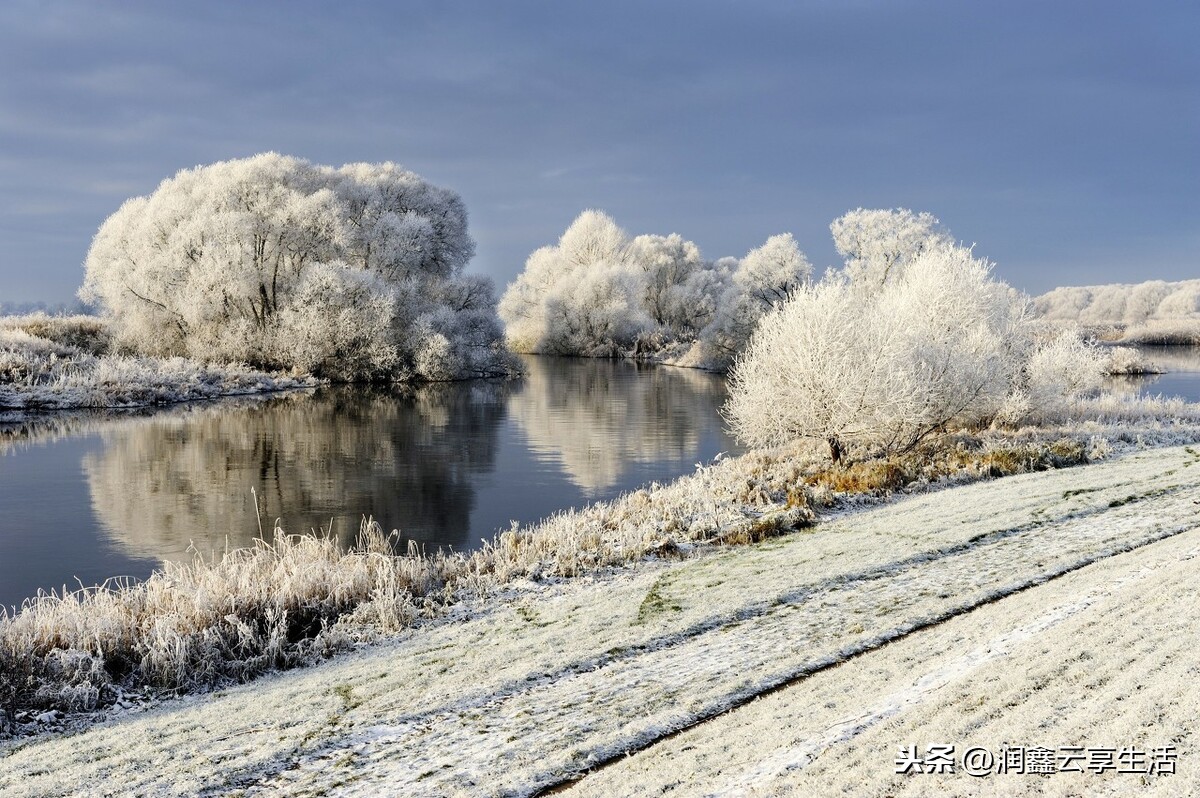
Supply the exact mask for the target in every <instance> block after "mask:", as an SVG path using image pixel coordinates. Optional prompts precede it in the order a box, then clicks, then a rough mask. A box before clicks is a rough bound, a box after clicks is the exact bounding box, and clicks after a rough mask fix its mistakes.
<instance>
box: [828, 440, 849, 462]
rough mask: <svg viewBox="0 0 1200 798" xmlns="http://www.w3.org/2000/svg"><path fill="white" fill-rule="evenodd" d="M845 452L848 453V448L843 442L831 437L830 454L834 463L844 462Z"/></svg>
mask: <svg viewBox="0 0 1200 798" xmlns="http://www.w3.org/2000/svg"><path fill="white" fill-rule="evenodd" d="M845 453H846V450H845V449H844V448H842V442H841V441H839V440H838V439H837V438H835V437H830V438H829V456H830V458H832V459H833V464H834V465H837V464H838V463H840V462H842V455H844V454H845Z"/></svg>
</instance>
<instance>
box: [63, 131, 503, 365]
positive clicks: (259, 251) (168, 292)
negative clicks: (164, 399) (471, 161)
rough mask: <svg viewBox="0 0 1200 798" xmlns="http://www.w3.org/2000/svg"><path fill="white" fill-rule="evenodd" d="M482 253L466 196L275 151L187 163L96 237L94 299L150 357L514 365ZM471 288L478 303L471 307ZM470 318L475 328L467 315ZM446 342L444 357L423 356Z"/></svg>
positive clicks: (90, 275) (383, 167) (387, 169)
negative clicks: (473, 272) (481, 267)
mask: <svg viewBox="0 0 1200 798" xmlns="http://www.w3.org/2000/svg"><path fill="white" fill-rule="evenodd" d="M473 253H474V242H473V241H472V240H471V237H470V235H469V234H468V233H467V213H466V209H465V207H464V206H463V203H462V200H461V199H460V198H459V197H458V195H457V194H455V193H454V192H452V191H449V190H447V189H444V188H440V187H437V186H434V185H431V184H429V183H427V182H426V181H424V180H423V179H421V178H420V177H419V176H417V175H416V174H414V173H412V172H409V171H407V170H405V169H402V168H401V167H399V166H397V165H395V164H392V163H384V164H363V163H358V164H348V165H346V166H343V167H340V168H332V167H327V166H318V165H314V164H310V163H308V162H307V161H303V160H300V159H298V158H290V157H286V156H282V155H278V154H275V153H267V154H264V155H258V156H255V157H253V158H246V159H241V160H231V161H223V162H220V163H216V164H212V165H211V166H204V167H197V168H195V169H188V170H183V171H181V172H179V173H178V174H177V175H175V176H174V177H172V178H169V179H167V180H165V181H163V182H162V184H161V185H159V187H158V189H157V190H156V191H155V192H154V193H153V194H151V195H150V196H148V197H138V198H135V199H131V200H129V201H128V202H126V203H125V204H124V205H123V206H122V207H121V208H120V210H118V211H117V212H116V213H114V214H113V215H112V216H110V217H109V218H108V219H107V220H106V221H105V222H104V224H103V225H102V226H101V228H100V230H99V232H98V233H97V234H96V238H95V240H94V241H93V243H92V247H91V250H90V251H89V253H88V258H87V262H86V265H85V268H86V276H85V279H84V285H83V288H82V289H81V291H80V297H81V298H82V299H84V300H86V301H91V302H95V303H97V304H99V305H100V306H101V307H102V308H103V311H104V313H105V314H106V315H107V316H108V317H110V318H111V320H112V322H113V331H114V335H115V337H116V342H117V344H118V346H120V347H122V348H124V349H127V350H131V351H135V352H139V353H143V354H151V355H163V356H165V355H187V356H191V357H195V358H199V359H203V360H224V361H244V362H247V363H251V364H254V365H256V366H260V367H268V368H300V369H304V370H311V371H313V372H314V373H317V374H319V375H321V376H329V377H335V378H343V379H363V378H401V379H402V378H407V377H417V378H423V379H450V378H461V377H470V376H478V375H480V374H483V373H497V372H500V371H503V370H504V355H503V352H502V348H501V345H502V339H501V337H500V335H499V329H500V328H499V323H498V321H497V320H495V312H494V305H495V301H494V295H493V292H492V290H491V289H490V287H487V286H486V285H485V284H484V283H482V282H480V281H479V280H478V279H476V278H468V277H464V276H463V269H464V267H465V266H466V264H467V262H468V261H469V260H470V258H471V256H472V255H473ZM464 281H466V282H464ZM468 285H469V286H470V288H464V287H465V286H468ZM463 290H466V291H467V292H468V293H470V294H472V296H473V297H474V299H473V300H472V302H471V303H469V306H461V305H462V303H461V302H458V303H457V304H458V305H460V306H459V307H456V300H455V299H454V297H459V296H460V295H461V294H462V291H463ZM489 303H490V304H489ZM464 313H466V314H468V316H469V317H470V318H471V319H472V322H471V323H470V324H468V325H466V329H468V330H469V332H468V333H467V335H466V338H464V337H463V335H462V334H460V332H459V330H458V326H457V325H456V324H455V323H454V321H453V320H452V318H451V317H454V318H457V317H458V316H459V315H461V314H464ZM481 314H482V318H481ZM487 317H491V319H492V320H491V321H490V322H487V321H486V319H487ZM489 335H490V338H489ZM437 336H441V337H442V338H445V339H446V340H445V344H444V345H443V344H442V343H440V339H439V338H437ZM431 347H432V348H433V349H435V350H437V351H438V352H439V354H438V356H437V357H429V356H427V355H422V352H425V353H427V354H428V352H429V351H430V348H431ZM468 353H469V355H470V356H469V357H468V356H467V355H468ZM447 358H450V359H447ZM433 363H436V364H437V368H436V369H434V370H432V371H431V370H430V369H429V368H427V366H429V365H431V364H433Z"/></svg>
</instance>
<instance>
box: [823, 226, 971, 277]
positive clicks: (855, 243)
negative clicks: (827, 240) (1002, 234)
mask: <svg viewBox="0 0 1200 798" xmlns="http://www.w3.org/2000/svg"><path fill="white" fill-rule="evenodd" d="M829 230H830V232H831V233H833V243H834V245H835V246H836V247H837V251H838V253H839V254H841V256H842V257H843V258H845V260H846V274H847V276H848V277H849V278H850V280H851V281H852V282H854V283H855V284H857V285H861V286H864V287H867V288H870V289H875V288H878V287H881V286H883V285H884V283H886V282H887V281H888V280H889V279H892V278H893V277H895V276H896V274H897V272H899V271H901V270H902V269H903V268H904V264H905V263H906V262H908V261H910V260H912V259H913V258H915V257H916V256H918V255H920V254H921V253H922V252H924V251H925V250H927V249H929V248H930V247H932V246H935V245H938V244H949V243H952V240H951V238H950V236H949V234H948V233H946V231H944V230H942V229H941V227H940V226H939V224H938V220H937V219H936V218H934V216H933V215H932V214H929V213H924V212H922V213H913V212H912V211H910V210H908V209H906V208H896V209H892V210H874V209H865V208H858V209H856V210H853V211H850V212H848V213H845V214H843V215H842V216H839V217H838V218H837V219H834V220H833V223H832V224H830V225H829Z"/></svg>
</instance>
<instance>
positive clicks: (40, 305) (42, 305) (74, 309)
mask: <svg viewBox="0 0 1200 798" xmlns="http://www.w3.org/2000/svg"><path fill="white" fill-rule="evenodd" d="M39 312H40V313H46V314H48V315H51V316H79V315H86V316H93V315H95V314H96V309H95V308H93V307H92V306H91V305H89V304H87V303H86V302H81V301H79V300H78V299H75V300H72V301H70V302H0V316H26V315H28V314H30V313H39Z"/></svg>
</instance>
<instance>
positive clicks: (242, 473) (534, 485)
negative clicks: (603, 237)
mask: <svg viewBox="0 0 1200 798" xmlns="http://www.w3.org/2000/svg"><path fill="white" fill-rule="evenodd" d="M524 366H525V371H526V376H525V377H524V378H523V379H520V380H515V381H511V382H490V383H489V382H472V383H452V384H444V385H431V386H424V387H420V388H408V389H403V388H395V389H391V388H363V387H357V386H341V387H327V388H321V389H317V390H315V391H304V392H297V393H289V394H278V395H274V396H258V397H245V398H238V399H225V400H221V401H218V402H212V403H196V404H192V405H181V406H177V407H173V408H167V409H163V408H147V409H142V410H136V411H124V412H120V413H113V412H102V411H91V412H78V413H56V414H52V415H42V416H35V417H30V418H27V419H25V420H24V421H21V422H19V423H10V422H12V421H13V419H12V418H10V417H8V418H6V417H0V455H6V456H5V457H4V458H3V459H0V472H3V473H0V494H3V496H2V497H0V498H3V499H4V505H5V509H6V512H7V513H8V515H7V518H8V520H9V523H8V525H7V526H6V527H4V528H0V601H3V602H5V603H10V604H11V603H19V602H20V601H21V599H22V598H24V597H26V596H28V595H32V593H33V592H34V591H36V590H37V589H38V588H43V587H57V586H60V585H62V584H64V583H68V584H75V580H76V577H78V578H79V579H80V580H81V581H82V582H83V583H84V584H89V585H91V584H95V583H96V582H98V581H103V580H104V579H105V578H107V577H109V576H114V575H117V574H127V575H130V576H133V577H142V576H145V575H146V574H148V573H149V571H150V569H151V568H152V567H154V565H156V564H158V563H159V562H162V561H163V560H176V561H178V560H185V559H188V558H189V557H190V555H189V554H188V549H189V546H191V545H192V544H193V543H194V544H195V547H196V548H197V549H198V550H199V551H201V552H204V553H208V552H213V551H220V550H222V549H223V548H224V547H225V546H226V544H227V543H228V545H229V546H231V547H232V546H245V545H248V544H250V543H251V542H252V541H253V539H254V538H255V537H257V535H258V529H259V521H258V519H257V518H256V514H255V501H254V495H253V494H252V493H251V490H252V489H253V490H254V491H255V493H256V494H257V497H258V504H259V507H260V508H261V511H262V512H261V517H262V527H263V531H264V532H266V533H267V534H268V535H270V533H271V531H272V528H273V527H274V524H275V519H276V518H277V517H278V518H279V519H280V523H281V524H282V526H283V528H284V529H285V530H287V531H288V532H293V533H298V532H307V531H309V530H313V529H318V530H328V529H330V528H331V527H332V531H333V534H335V535H336V536H337V538H338V539H339V540H340V541H341V542H342V543H343V544H348V543H350V542H351V541H352V540H353V538H354V535H355V533H357V531H358V528H359V522H360V520H361V518H362V516H363V515H371V516H373V517H374V518H376V519H377V520H378V521H379V522H380V523H381V524H383V525H384V527H385V528H386V529H393V528H398V529H399V530H400V531H401V533H402V535H403V538H406V539H411V540H415V541H417V542H419V543H422V544H424V545H425V546H426V547H427V548H433V547H435V546H453V547H454V548H456V549H459V550H463V549H466V548H470V547H473V546H477V545H478V544H479V541H480V539H481V538H490V537H491V536H492V535H493V534H494V533H495V532H496V531H497V530H500V529H505V528H507V527H508V526H509V523H510V521H511V520H513V519H516V520H518V521H519V522H522V523H532V522H535V521H537V520H538V519H540V518H543V517H545V516H547V515H549V514H551V513H553V512H555V511H557V510H562V509H565V508H568V507H574V506H579V505H581V504H584V503H586V502H587V501H590V500H597V499H607V498H610V497H612V496H615V495H617V494H619V493H621V492H623V491H627V490H632V489H635V488H637V487H639V486H641V485H644V484H646V483H648V482H650V481H667V480H670V479H671V478H673V477H675V476H677V475H679V474H682V473H686V472H689V471H691V470H692V469H693V466H694V464H695V463H696V462H697V461H698V460H708V459H710V458H712V457H713V456H714V455H715V454H716V453H718V452H720V451H730V452H732V451H736V449H735V448H734V442H733V441H732V440H731V439H730V438H728V437H727V436H726V435H724V433H723V431H722V423H721V420H720V417H719V416H718V414H717V409H718V408H719V407H720V404H721V402H722V401H724V397H725V390H724V384H723V382H722V380H721V379H720V378H719V377H717V376H715V375H712V374H706V373H703V372H698V371H694V370H690V369H674V368H660V367H650V366H644V365H638V364H635V363H630V362H623V361H609V360H580V359H570V358H545V357H530V358H526V359H525V363H524ZM6 488H7V490H5V489H6ZM48 504H49V506H48ZM403 544H404V541H403V539H402V545H403Z"/></svg>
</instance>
